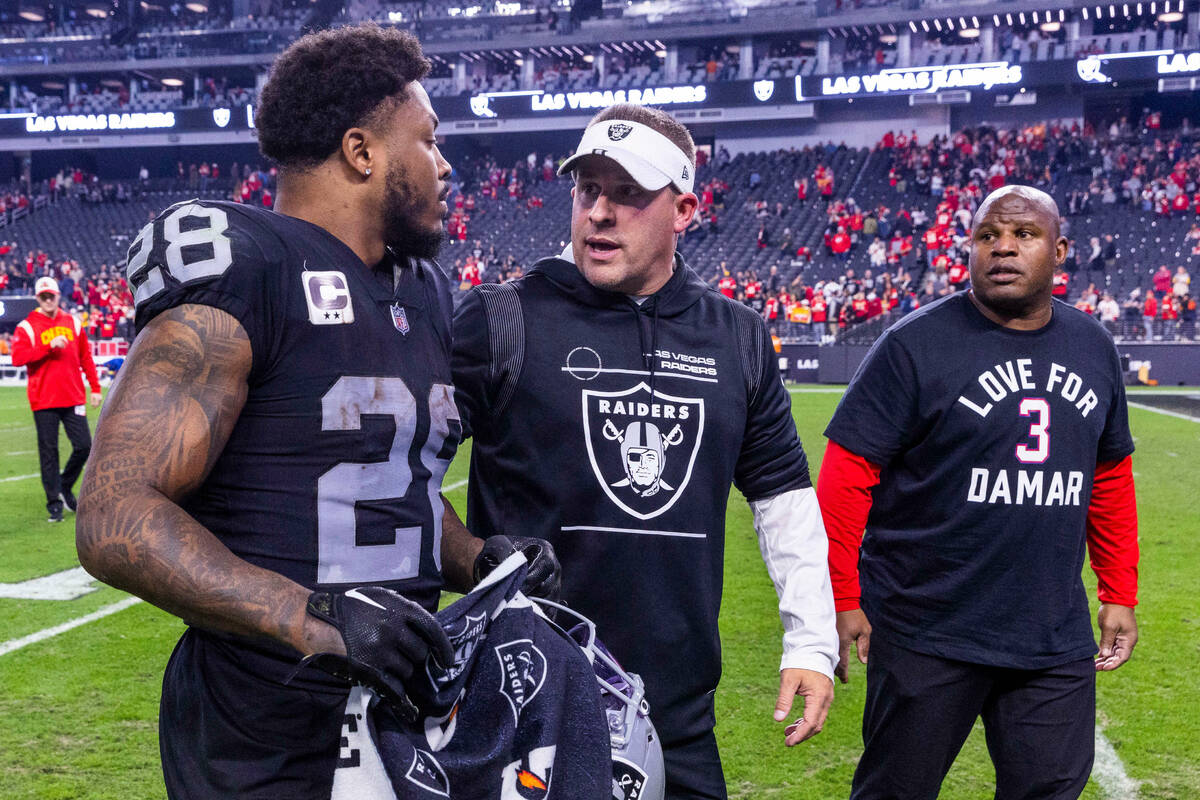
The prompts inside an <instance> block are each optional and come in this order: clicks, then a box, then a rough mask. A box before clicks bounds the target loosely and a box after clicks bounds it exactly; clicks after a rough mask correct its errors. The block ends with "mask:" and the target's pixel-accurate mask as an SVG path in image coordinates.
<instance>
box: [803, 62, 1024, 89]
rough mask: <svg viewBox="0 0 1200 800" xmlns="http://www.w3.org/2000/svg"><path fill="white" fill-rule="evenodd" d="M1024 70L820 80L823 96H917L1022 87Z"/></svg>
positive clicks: (891, 72) (959, 69) (906, 72)
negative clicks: (924, 93) (949, 90)
mask: <svg viewBox="0 0 1200 800" xmlns="http://www.w3.org/2000/svg"><path fill="white" fill-rule="evenodd" d="M1022 77H1023V74H1022V71H1021V67H1019V66H1016V65H1012V64H1009V63H1008V62H1007V61H994V62H990V63H986V64H959V65H946V66H940V67H913V68H911V69H905V68H897V69H885V70H881V71H880V72H878V73H875V74H872V75H838V76H832V77H825V78H822V79H821V96H823V97H835V96H836V97H846V96H853V95H869V94H915V93H918V92H938V91H941V90H943V89H984V90H987V89H991V88H992V87H993V86H1015V85H1017V84H1019V83H1021V80H1022Z"/></svg>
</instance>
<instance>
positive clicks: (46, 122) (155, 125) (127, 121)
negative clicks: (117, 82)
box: [25, 111, 175, 133]
mask: <svg viewBox="0 0 1200 800" xmlns="http://www.w3.org/2000/svg"><path fill="white" fill-rule="evenodd" d="M174 127H175V112H173V111H149V112H132V113H123V114H55V115H52V116H47V117H39V116H30V117H26V118H25V132H26V133H75V132H81V131H136V130H149V129H160V128H174Z"/></svg>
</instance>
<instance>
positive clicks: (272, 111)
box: [254, 23, 430, 170]
mask: <svg viewBox="0 0 1200 800" xmlns="http://www.w3.org/2000/svg"><path fill="white" fill-rule="evenodd" d="M429 69H430V63H429V59H427V58H425V55H424V54H423V53H422V52H421V45H420V43H419V42H418V41H417V39H416V37H414V36H413V35H412V34H410V33H407V32H405V31H400V30H397V29H395V28H383V27H380V26H379V25H376V24H374V23H367V24H362V25H352V26H347V27H344V28H335V29H331V30H324V31H321V32H319V33H310V34H308V35H306V36H303V37H301V38H299V39H297V40H296V41H295V42H293V43H292V44H291V46H289V47H288V48H287V49H286V50H284V51H283V52H282V53H281V54H280V55H279V58H277V59H276V60H275V64H274V66H273V67H272V68H271V76H270V78H269V79H268V80H267V83H266V85H265V86H263V88H262V92H261V93H260V94H259V106H258V108H257V109H256V112H255V120H254V122H255V126H256V127H257V128H258V146H259V149H261V150H262V152H263V155H265V156H267V157H268V158H270V159H273V160H274V161H275V162H277V163H278V164H279V166H280V167H281V168H282V169H285V170H286V169H299V170H305V169H312V168H313V167H315V166H317V165H318V164H320V163H321V162H323V161H324V160H325V159H327V158H329V156H330V155H332V154H333V153H334V152H336V151H337V149H338V148H339V147H341V144H342V135H343V134H344V133H345V132H346V131H347V129H349V128H353V127H355V126H360V125H369V124H370V123H371V118H372V116H373V115H374V114H375V113H376V112H377V111H378V110H380V107H381V106H384V105H385V104H386V105H387V106H388V107H391V102H392V101H399V102H403V101H404V100H405V99H407V93H406V88H407V87H408V84H410V83H412V82H413V81H419V80H421V79H422V78H424V77H425V76H426V75H428V74H429Z"/></svg>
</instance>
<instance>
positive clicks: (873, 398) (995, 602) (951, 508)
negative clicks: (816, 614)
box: [825, 293, 1133, 669]
mask: <svg viewBox="0 0 1200 800" xmlns="http://www.w3.org/2000/svg"><path fill="white" fill-rule="evenodd" d="M825 435H826V436H828V437H829V438H830V439H832V440H833V441H835V442H837V443H838V444H840V445H841V446H842V447H844V448H846V449H847V450H850V451H851V452H853V453H856V454H858V455H860V456H863V457H864V458H866V459H868V460H870V461H871V462H873V463H875V464H879V465H881V466H882V468H883V469H882V473H881V481H880V484H879V485H878V486H877V487H876V488H875V490H874V492H873V503H872V506H871V513H870V516H869V518H868V521H867V529H866V534H865V536H864V538H863V545H862V553H861V558H860V565H859V568H860V576H861V584H862V587H861V588H862V605H863V610H864V611H865V612H866V614H867V617H868V619H869V620H870V621H871V624H872V626H873V627H874V628H875V630H876V632H877V633H878V634H879V635H882V636H884V637H885V638H890V639H894V640H895V641H897V642H898V643H900V644H902V645H903V646H905V647H908V648H910V649H913V650H917V651H919V652H925V653H930V654H933V655H938V656H941V657H944V658H952V659H957V660H961V661H970V662H974V663H981V664H992V665H996V666H1005V667H1015V668H1020V669H1038V668H1043V667H1047V666H1053V665H1055V664H1061V663H1066V662H1068V661H1071V660H1074V659H1078V658H1086V657H1087V656H1089V655H1091V654H1093V653H1094V652H1095V643H1094V641H1093V639H1092V631H1091V625H1090V622H1089V617H1088V612H1087V598H1086V596H1085V594H1084V589H1083V581H1082V577H1081V572H1082V568H1083V556H1084V547H1085V523H1086V516H1087V509H1088V503H1089V500H1090V497H1091V490H1092V478H1093V476H1094V474H1095V469H1096V464H1097V463H1098V462H1103V461H1113V460H1117V459H1121V458H1124V457H1125V456H1127V455H1129V454H1130V453H1131V452H1133V440H1132V437H1131V436H1130V433H1129V422H1128V419H1127V413H1126V407H1125V389H1124V386H1123V384H1122V381H1121V368H1120V362H1119V360H1118V356H1117V352H1116V348H1115V347H1114V346H1113V343H1112V339H1111V337H1110V336H1109V335H1108V333H1107V332H1106V331H1105V330H1104V329H1103V328H1102V327H1101V325H1100V324H1099V323H1098V322H1096V320H1094V319H1092V318H1091V317H1090V316H1088V315H1086V314H1084V313H1082V312H1080V311H1077V310H1076V309H1073V308H1071V307H1070V306H1068V305H1066V304H1063V303H1060V302H1058V301H1055V302H1054V308H1053V317H1052V319H1051V321H1050V322H1049V323H1048V324H1047V325H1045V326H1044V327H1043V328H1041V329H1040V330H1037V331H1013V330H1009V329H1006V328H1003V327H1001V326H999V325H996V324H995V323H993V322H991V321H989V320H988V319H987V318H986V317H984V316H983V315H982V314H981V313H980V312H979V310H978V309H977V308H975V306H974V305H973V303H972V301H971V299H970V297H969V296H968V295H967V294H966V293H963V294H957V295H951V296H949V297H946V298H944V299H943V300H940V301H938V302H935V303H933V304H932V305H929V306H926V307H925V308H923V309H921V310H920V311H919V312H916V313H914V314H912V315H910V316H908V317H906V318H905V319H904V320H903V321H902V322H900V323H898V324H897V325H895V326H894V327H892V328H891V329H890V330H889V331H888V332H887V333H885V334H884V335H883V336H882V337H881V338H880V339H879V341H877V342H876V343H875V345H874V347H872V348H871V351H870V353H868V355H867V358H866V360H865V361H864V362H863V364H862V366H861V367H860V368H859V370H858V373H857V374H856V375H855V376H854V379H853V380H852V381H851V383H850V387H849V388H848V389H847V391H846V394H845V396H844V397H843V398H842V401H841V403H840V404H839V405H838V408H837V411H836V412H835V413H834V416H833V419H832V420H831V421H830V423H829V427H828V428H827V429H826V431H825Z"/></svg>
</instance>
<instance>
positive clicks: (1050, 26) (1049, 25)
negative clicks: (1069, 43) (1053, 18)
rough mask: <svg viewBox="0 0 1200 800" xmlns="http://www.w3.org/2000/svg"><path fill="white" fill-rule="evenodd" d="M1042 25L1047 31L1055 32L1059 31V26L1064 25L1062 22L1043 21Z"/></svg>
mask: <svg viewBox="0 0 1200 800" xmlns="http://www.w3.org/2000/svg"><path fill="white" fill-rule="evenodd" d="M1040 27H1041V29H1042V30H1043V31H1045V32H1046V33H1054V32H1055V31H1057V30H1058V29H1059V28H1061V27H1062V23H1061V22H1043V23H1042V24H1041V26H1040Z"/></svg>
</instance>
